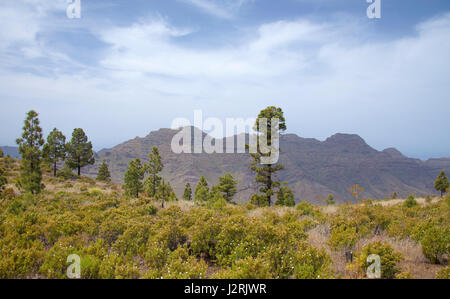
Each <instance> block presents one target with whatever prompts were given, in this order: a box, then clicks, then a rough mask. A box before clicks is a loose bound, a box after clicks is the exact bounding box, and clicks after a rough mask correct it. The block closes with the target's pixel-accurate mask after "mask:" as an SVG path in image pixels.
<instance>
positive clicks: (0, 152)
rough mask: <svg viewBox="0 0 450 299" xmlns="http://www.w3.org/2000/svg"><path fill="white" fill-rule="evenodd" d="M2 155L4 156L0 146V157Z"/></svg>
mask: <svg viewBox="0 0 450 299" xmlns="http://www.w3.org/2000/svg"><path fill="white" fill-rule="evenodd" d="M3 157H4V154H3V150H2V148H1V147H0V158H3Z"/></svg>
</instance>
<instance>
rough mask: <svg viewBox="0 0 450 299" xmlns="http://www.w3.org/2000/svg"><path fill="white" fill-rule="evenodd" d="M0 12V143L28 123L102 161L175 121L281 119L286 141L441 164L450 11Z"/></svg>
mask: <svg viewBox="0 0 450 299" xmlns="http://www.w3.org/2000/svg"><path fill="white" fill-rule="evenodd" d="M380 1H381V18H380V19H369V18H368V17H367V15H366V10H367V8H368V6H369V5H370V3H367V2H366V0H277V1H275V0H161V1H160V0H145V1H144V0H127V1H125V0H123V1H119V0H103V1H102V0H81V1H80V3H81V5H80V7H81V15H80V18H72V19H71V18H68V17H67V14H66V9H67V7H68V5H69V4H68V3H67V1H66V0H2V1H1V2H0V27H1V30H0V107H1V108H0V144H1V145H15V139H16V138H17V137H19V136H20V134H21V128H22V126H23V120H24V118H25V114H26V112H27V111H29V110H31V109H34V110H36V111H37V112H38V113H39V118H40V120H41V124H42V127H43V129H44V132H45V133H48V132H50V131H51V130H52V129H53V128H54V127H56V128H58V129H60V130H61V131H63V133H64V134H65V135H66V136H69V137H70V135H71V133H72V130H73V129H74V128H79V127H80V128H83V129H84V131H85V132H86V134H87V135H88V136H89V139H90V140H91V141H92V142H93V145H94V148H95V149H96V150H100V149H102V148H109V147H112V146H115V145H117V144H119V143H122V142H124V141H126V140H129V139H132V138H134V137H136V136H141V137H143V136H146V135H147V134H148V133H149V132H151V131H154V130H158V129H159V128H168V127H170V126H171V123H172V121H173V120H174V119H175V118H179V117H184V118H188V119H190V120H191V121H193V115H194V110H196V109H201V110H202V112H203V117H204V118H208V117H216V118H220V119H222V120H224V121H225V119H226V118H228V117H233V118H238V117H239V118H248V117H255V116H256V115H257V114H258V112H259V111H260V110H261V109H263V108H265V107H266V106H269V105H270V106H272V105H274V106H278V107H281V108H282V109H283V111H284V114H285V117H286V121H287V132H288V133H295V134H298V135H299V136H302V137H308V138H317V139H319V140H325V139H326V138H327V137H329V136H331V135H333V134H335V133H352V134H359V135H360V136H361V137H362V138H364V139H365V140H366V142H367V143H368V144H369V145H371V146H372V147H374V148H376V149H378V150H382V149H384V148H388V147H395V148H397V149H398V150H400V151H401V152H402V153H404V154H405V155H407V156H410V157H414V158H421V159H427V158H439V157H450V138H449V128H450V117H449V116H450V115H449V110H450V96H449V94H450V93H449V92H450V1H448V0H440V1H439V0H427V1H416V0H380Z"/></svg>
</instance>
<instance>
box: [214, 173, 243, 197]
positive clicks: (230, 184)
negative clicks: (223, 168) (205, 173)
mask: <svg viewBox="0 0 450 299" xmlns="http://www.w3.org/2000/svg"><path fill="white" fill-rule="evenodd" d="M237 183H238V182H237V181H236V180H235V179H234V178H233V176H232V175H231V174H230V173H227V174H226V175H225V176H223V177H220V178H219V186H218V189H219V191H220V192H222V194H223V198H224V199H225V200H226V201H227V202H230V201H232V200H233V197H234V196H235V195H236V193H237V190H236V185H237Z"/></svg>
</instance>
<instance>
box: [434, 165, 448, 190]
mask: <svg viewBox="0 0 450 299" xmlns="http://www.w3.org/2000/svg"><path fill="white" fill-rule="evenodd" d="M449 187H450V183H449V182H448V179H447V176H446V175H445V172H444V171H443V170H442V171H441V173H440V174H439V175H438V177H437V179H436V181H435V182H434V188H435V189H436V191H439V192H441V197H442V196H444V194H445V192H446V191H447V189H448V188H449Z"/></svg>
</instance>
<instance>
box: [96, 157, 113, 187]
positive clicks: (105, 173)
mask: <svg viewBox="0 0 450 299" xmlns="http://www.w3.org/2000/svg"><path fill="white" fill-rule="evenodd" d="M97 181H101V182H110V181H111V174H110V173H109V169H108V164H106V162H105V161H104V160H103V162H102V164H101V165H100V167H99V168H98V173H97Z"/></svg>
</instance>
